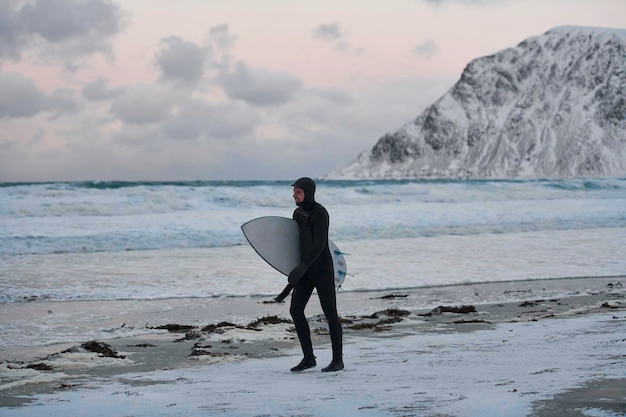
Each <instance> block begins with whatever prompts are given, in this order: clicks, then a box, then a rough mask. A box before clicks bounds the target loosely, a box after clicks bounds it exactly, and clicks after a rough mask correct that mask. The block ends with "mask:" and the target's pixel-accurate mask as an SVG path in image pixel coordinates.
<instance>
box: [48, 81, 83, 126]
mask: <svg viewBox="0 0 626 417" xmlns="http://www.w3.org/2000/svg"><path fill="white" fill-rule="evenodd" d="M47 106H48V110H50V111H51V112H52V116H51V117H52V118H53V119H56V118H58V117H60V116H61V115H63V114H72V113H76V112H77V111H79V110H80V105H79V103H78V100H77V99H76V94H75V93H74V90H70V89H69V88H57V89H56V90H54V91H53V92H52V93H50V96H49V97H48V99H47Z"/></svg>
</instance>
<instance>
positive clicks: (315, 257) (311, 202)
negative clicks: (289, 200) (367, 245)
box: [289, 178, 342, 361]
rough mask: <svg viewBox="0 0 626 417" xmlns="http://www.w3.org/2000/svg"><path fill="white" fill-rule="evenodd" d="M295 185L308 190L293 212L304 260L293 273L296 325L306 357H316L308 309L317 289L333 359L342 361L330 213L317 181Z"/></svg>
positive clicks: (290, 277) (300, 182)
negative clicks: (318, 195)
mask: <svg viewBox="0 0 626 417" xmlns="http://www.w3.org/2000/svg"><path fill="white" fill-rule="evenodd" d="M294 186H296V187H298V188H301V189H302V190H304V193H305V199H304V202H303V203H302V204H300V206H299V207H298V208H297V209H296V210H295V211H294V212H293V219H294V220H295V221H296V222H297V223H298V228H299V232H300V253H301V263H300V265H299V266H298V267H297V268H295V269H294V271H293V272H292V273H291V274H289V282H290V283H291V284H292V285H293V286H294V289H293V294H292V296H291V308H290V310H289V312H290V313H291V317H292V319H293V322H294V324H295V326H296V331H297V333H298V339H299V340H300V345H301V346H302V352H303V353H304V357H305V358H314V355H313V345H312V343H311V332H310V329H309V323H308V321H307V319H306V316H305V314H304V309H305V307H306V305H307V303H308V301H309V299H310V298H311V294H312V293H313V289H317V295H318V296H319V299H320V304H321V306H322V311H323V312H324V315H325V316H326V320H327V321H328V330H329V331H330V340H331V342H332V347H333V361H341V360H342V330H341V322H340V321H339V316H338V315H337V302H336V294H335V279H334V271H333V261H332V257H331V254H330V250H329V249H328V226H329V216H328V212H327V211H326V209H325V208H324V206H322V205H321V204H319V203H317V202H316V201H315V182H313V180H310V179H309V178H304V179H302V178H301V179H300V180H298V181H297V182H296V183H295V184H294Z"/></svg>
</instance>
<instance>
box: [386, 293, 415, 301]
mask: <svg viewBox="0 0 626 417" xmlns="http://www.w3.org/2000/svg"><path fill="white" fill-rule="evenodd" d="M408 296H409V295H408V294H387V295H383V296H382V297H380V299H381V300H395V299H396V298H407V297H408Z"/></svg>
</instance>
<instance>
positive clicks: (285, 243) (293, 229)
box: [241, 216, 348, 288]
mask: <svg viewBox="0 0 626 417" xmlns="http://www.w3.org/2000/svg"><path fill="white" fill-rule="evenodd" d="M241 230H242V231H243V234H244V236H245V237H246V239H248V243H250V246H252V248H253V249H254V250H255V251H256V253H258V254H259V256H260V257H261V258H262V259H263V260H264V261H265V262H267V263H268V264H270V265H271V266H272V267H273V268H274V269H276V270H277V271H278V272H280V273H282V274H284V275H289V273H290V272H291V271H292V270H293V269H294V268H295V267H296V266H298V264H299V263H300V238H299V237H298V224H297V223H296V221H295V220H293V219H289V218H287V217H279V216H265V217H259V218H256V219H253V220H250V221H249V222H247V223H244V224H243V225H242V226H241ZM328 248H329V249H330V254H331V256H332V258H333V269H334V271H335V286H336V287H337V288H339V287H341V285H342V284H343V281H344V280H345V279H346V273H347V272H348V268H347V265H346V260H345V258H344V256H343V252H341V251H340V250H339V248H338V247H337V245H335V244H334V243H333V242H332V241H330V240H329V241H328Z"/></svg>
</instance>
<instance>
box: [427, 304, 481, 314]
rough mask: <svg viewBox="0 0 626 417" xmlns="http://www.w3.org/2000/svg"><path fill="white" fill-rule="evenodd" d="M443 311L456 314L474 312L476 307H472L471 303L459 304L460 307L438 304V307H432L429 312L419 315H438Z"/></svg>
mask: <svg viewBox="0 0 626 417" xmlns="http://www.w3.org/2000/svg"><path fill="white" fill-rule="evenodd" d="M443 313H456V314H469V313H476V307H474V306H472V305H469V306H460V307H454V306H439V307H435V308H433V309H432V310H431V311H430V312H429V313H425V314H420V316H423V317H432V316H439V315H441V314H443Z"/></svg>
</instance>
